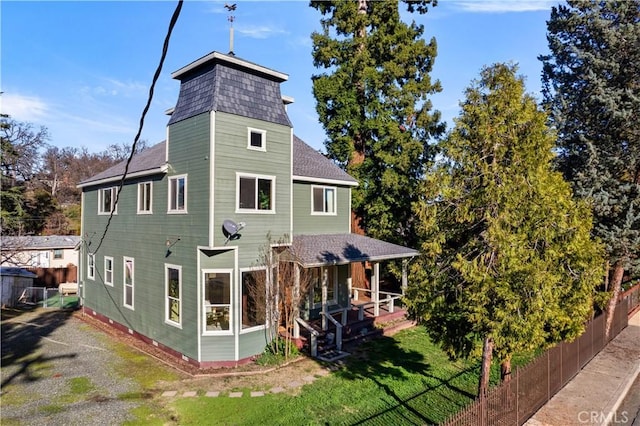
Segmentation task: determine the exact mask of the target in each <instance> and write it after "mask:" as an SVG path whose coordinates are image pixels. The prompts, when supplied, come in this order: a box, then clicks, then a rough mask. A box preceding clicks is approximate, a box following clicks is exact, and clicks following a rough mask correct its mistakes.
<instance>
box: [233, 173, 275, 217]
mask: <svg viewBox="0 0 640 426" xmlns="http://www.w3.org/2000/svg"><path fill="white" fill-rule="evenodd" d="M241 179H254V180H255V181H256V184H255V189H256V191H255V194H254V196H255V200H254V201H255V205H256V208H253V209H249V208H241V207H240V180H241ZM260 179H261V180H269V181H271V194H270V197H271V206H270V207H271V208H270V209H269V210H266V209H264V210H263V209H258V208H257V206H258V204H259V200H258V194H259V191H258V180H260ZM275 212H276V177H275V176H271V175H258V174H253V173H241V172H236V213H257V214H274V213H275Z"/></svg>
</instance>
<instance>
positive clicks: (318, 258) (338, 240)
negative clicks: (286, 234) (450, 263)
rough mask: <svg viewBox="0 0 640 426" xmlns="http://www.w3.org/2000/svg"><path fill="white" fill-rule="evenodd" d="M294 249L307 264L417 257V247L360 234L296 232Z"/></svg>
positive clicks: (338, 263) (335, 263) (337, 263)
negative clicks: (310, 233) (299, 233)
mask: <svg viewBox="0 0 640 426" xmlns="http://www.w3.org/2000/svg"><path fill="white" fill-rule="evenodd" d="M291 252H292V254H293V256H294V257H295V258H296V261H297V262H299V263H300V264H301V265H302V266H303V267H305V268H310V267H314V266H323V265H344V264H348V263H353V262H364V261H370V262H378V261H382V260H390V259H401V258H406V257H414V256H417V255H419V254H420V253H419V252H418V251H417V250H414V249H410V248H407V247H403V246H399V245H397V244H392V243H387V242H385V241H381V240H376V239H375V238H370V237H366V236H364V235H358V234H322V235H294V237H293V243H292V245H291Z"/></svg>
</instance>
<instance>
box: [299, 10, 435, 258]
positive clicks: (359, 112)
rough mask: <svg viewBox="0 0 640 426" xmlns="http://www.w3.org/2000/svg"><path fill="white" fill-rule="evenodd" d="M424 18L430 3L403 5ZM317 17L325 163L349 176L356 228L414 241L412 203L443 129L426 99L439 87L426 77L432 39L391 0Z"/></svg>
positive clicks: (317, 86)
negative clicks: (432, 140)
mask: <svg viewBox="0 0 640 426" xmlns="http://www.w3.org/2000/svg"><path fill="white" fill-rule="evenodd" d="M404 3H405V4H406V6H407V10H408V11H409V12H417V13H426V11H427V7H428V6H429V5H431V4H432V3H433V4H434V5H435V1H433V2H432V1H431V0H422V1H404ZM310 5H311V7H313V8H315V9H317V10H318V11H319V12H320V13H321V14H322V16H323V18H322V19H321V21H320V22H321V24H322V32H314V33H313V34H312V39H313V63H314V65H315V66H316V67H317V68H321V69H324V70H325V72H324V73H322V74H318V75H314V76H313V93H314V96H315V98H316V101H317V104H316V109H317V112H318V114H319V119H320V122H321V123H322V125H323V127H324V129H325V131H326V133H327V138H328V139H327V140H326V141H325V145H326V148H327V153H328V156H329V158H331V159H333V160H334V161H336V163H337V164H339V165H340V166H341V167H343V168H344V169H345V170H346V171H347V172H348V173H350V174H351V175H352V176H353V177H355V178H356V179H357V180H358V181H359V183H360V185H359V187H358V188H356V189H354V191H353V204H352V206H353V209H354V213H355V218H356V220H355V222H354V227H353V228H354V230H358V229H361V230H363V231H364V232H366V233H367V234H368V235H370V236H372V237H375V238H381V239H385V240H387V241H393V242H397V243H403V244H406V245H409V246H415V245H416V244H417V242H416V238H415V232H414V229H413V217H412V213H411V204H412V203H413V202H414V201H416V193H417V191H416V189H417V185H418V182H419V181H420V179H421V177H422V176H423V173H424V167H425V164H427V163H428V161H429V160H430V159H431V157H432V155H433V153H432V150H431V149H430V147H429V140H430V138H431V137H433V136H435V135H439V134H440V133H441V132H442V131H443V130H444V125H443V124H442V123H441V122H440V114H439V113H438V112H434V111H432V104H431V102H430V101H429V99H428V97H429V96H430V95H432V94H434V93H437V92H439V91H440V84H439V82H433V81H432V80H431V78H430V76H429V73H430V72H431V69H432V67H433V63H434V59H435V56H436V42H435V39H431V40H430V41H429V42H426V41H425V40H424V39H423V38H422V36H423V34H424V27H423V26H422V25H417V24H416V23H415V22H412V23H411V24H406V23H404V22H402V21H401V19H400V14H399V3H398V1H397V0H380V1H367V0H360V1H352V0H338V1H312V2H311V3H310Z"/></svg>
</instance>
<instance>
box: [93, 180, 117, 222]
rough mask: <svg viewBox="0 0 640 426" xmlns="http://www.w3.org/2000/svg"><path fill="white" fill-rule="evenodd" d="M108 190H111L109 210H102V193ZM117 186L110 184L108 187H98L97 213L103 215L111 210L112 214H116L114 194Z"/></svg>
mask: <svg viewBox="0 0 640 426" xmlns="http://www.w3.org/2000/svg"><path fill="white" fill-rule="evenodd" d="M107 191H110V192H111V206H110V208H109V211H104V194H105V193H106V192H107ZM117 191H118V188H117V187H115V186H112V187H110V188H100V189H98V214H99V215H105V214H111V212H112V211H113V214H118V205H117V204H116V195H117V193H118V192H117Z"/></svg>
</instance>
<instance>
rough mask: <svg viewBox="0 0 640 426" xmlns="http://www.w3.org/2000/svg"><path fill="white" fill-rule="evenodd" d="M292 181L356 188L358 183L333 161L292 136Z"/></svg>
mask: <svg viewBox="0 0 640 426" xmlns="http://www.w3.org/2000/svg"><path fill="white" fill-rule="evenodd" d="M293 179H294V180H305V181H309V180H311V181H317V182H327V183H339V184H343V185H350V186H356V185H358V181H357V180H355V179H354V178H353V177H351V176H350V175H349V174H348V173H347V172H345V171H344V170H342V169H341V168H340V167H338V166H337V165H336V164H335V163H334V162H333V161H331V160H329V159H328V158H327V157H325V156H324V155H322V154H321V153H320V152H318V151H316V150H315V149H313V148H311V147H310V146H309V145H307V144H306V143H305V142H304V141H303V140H302V139H300V138H299V137H297V136H295V135H294V136H293Z"/></svg>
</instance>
